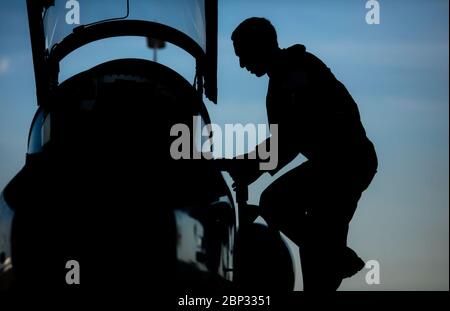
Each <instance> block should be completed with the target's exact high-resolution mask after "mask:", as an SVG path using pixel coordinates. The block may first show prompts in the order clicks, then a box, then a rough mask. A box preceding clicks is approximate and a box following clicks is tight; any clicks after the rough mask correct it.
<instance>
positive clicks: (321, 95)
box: [230, 17, 377, 290]
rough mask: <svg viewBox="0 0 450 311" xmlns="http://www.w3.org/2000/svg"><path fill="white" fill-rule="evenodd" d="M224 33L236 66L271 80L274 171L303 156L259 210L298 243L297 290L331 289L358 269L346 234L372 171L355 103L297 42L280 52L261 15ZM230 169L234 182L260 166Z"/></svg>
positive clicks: (249, 178) (372, 157)
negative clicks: (229, 33)
mask: <svg viewBox="0 0 450 311" xmlns="http://www.w3.org/2000/svg"><path fill="white" fill-rule="evenodd" d="M231 38H232V40H233V44H234V49H235V53H236V55H237V56H238V57H239V62H240V66H241V67H242V68H246V69H247V70H248V71H250V72H251V73H253V74H254V75H256V76H257V77H261V76H263V75H264V74H267V75H268V76H269V78H270V80H269V87H268V92H267V102H266V105H267V114H268V120H269V123H271V124H278V130H279V131H278V133H279V134H278V139H279V141H278V144H279V154H278V159H279V160H278V161H279V162H278V163H279V164H278V167H277V170H279V169H280V168H282V167H283V166H284V165H286V164H288V163H289V162H290V161H291V160H293V159H294V158H295V157H296V156H297V155H298V154H303V155H304V156H305V157H306V158H307V159H308V160H307V161H306V162H304V163H303V164H302V165H300V166H298V167H297V168H295V169H293V170H291V171H289V172H288V173H286V174H285V175H283V176H281V177H280V178H279V179H277V180H276V181H275V182H274V183H272V184H271V185H270V186H269V187H268V188H267V189H266V190H265V191H264V192H263V194H262V195H261V199H260V209H261V215H262V216H263V217H264V218H265V220H266V221H267V222H268V224H269V226H272V227H274V228H276V229H279V230H280V231H282V232H283V233H285V234H286V235H287V236H288V237H289V238H290V239H292V240H293V241H294V242H295V243H297V244H298V245H299V247H300V258H301V263H302V272H303V280H304V289H305V290H336V289H337V288H338V287H339V285H340V283H341V281H342V279H343V278H346V277H350V276H352V275H354V274H355V273H357V272H358V271H359V270H361V269H362V268H363V267H364V262H363V261H362V260H361V259H360V258H359V257H358V256H357V255H356V253H355V252H354V251H353V250H351V249H350V248H348V247H347V232H348V225H349V222H350V220H351V218H352V217H353V213H354V211H355V209H356V206H357V202H358V200H359V198H360V197H361V193H362V192H363V191H364V190H365V189H366V188H367V187H368V185H369V184H370V182H371V181H372V178H373V176H374V175H375V173H376V169H377V157H376V153H375V149H374V147H373V144H372V143H371V142H370V140H369V139H368V138H367V136H366V132H365V130H364V127H363V125H362V124H361V121H360V115H359V111H358V108H357V105H356V103H355V101H354V100H353V98H352V97H351V95H350V94H349V92H348V91H347V89H346V88H345V86H344V85H343V84H342V83H341V82H339V81H338V80H337V79H336V78H335V76H334V75H333V74H332V73H331V71H330V69H329V68H328V67H327V66H326V65H325V64H324V63H323V62H322V61H320V60H319V59H318V58H317V57H315V56H314V55H312V54H311V53H308V52H307V51H306V49H305V47H304V46H303V45H299V44H297V45H294V46H292V47H289V48H287V49H280V48H279V46H278V42H277V34H276V31H275V29H274V27H273V26H272V24H271V23H270V22H269V21H268V20H266V19H264V18H256V17H253V18H249V19H247V20H245V21H244V22H242V23H241V24H240V25H239V26H238V27H237V28H236V30H235V31H234V32H233V34H232V37H231ZM268 141H270V138H269V139H268ZM269 143H270V142H269ZM260 146H261V145H260ZM260 146H257V148H260ZM277 170H276V171H277ZM276 171H272V172H271V174H275V173H276ZM230 173H231V175H232V177H233V179H234V180H235V183H236V184H239V183H241V184H243V183H245V184H250V183H252V182H253V181H255V180H256V179H257V178H258V177H259V176H260V175H261V173H262V171H259V170H258V169H257V168H253V167H249V168H248V169H246V170H245V171H242V170H241V171H239V172H233V171H232V172H230Z"/></svg>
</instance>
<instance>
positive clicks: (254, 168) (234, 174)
mask: <svg viewBox="0 0 450 311" xmlns="http://www.w3.org/2000/svg"><path fill="white" fill-rule="evenodd" d="M234 161H242V165H236V166H233V167H230V168H229V169H228V173H229V174H230V175H231V178H233V181H234V183H233V184H232V187H233V190H236V188H237V187H239V186H248V185H250V184H252V183H253V182H255V181H256V180H257V179H258V178H259V177H260V176H261V174H262V171H260V170H259V164H258V163H257V161H248V160H240V159H235V160H234Z"/></svg>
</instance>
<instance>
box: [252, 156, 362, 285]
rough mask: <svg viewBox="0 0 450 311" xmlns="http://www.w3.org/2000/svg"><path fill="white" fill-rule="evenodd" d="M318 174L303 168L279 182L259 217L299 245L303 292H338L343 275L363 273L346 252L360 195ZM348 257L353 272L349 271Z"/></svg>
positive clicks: (263, 199)
mask: <svg viewBox="0 0 450 311" xmlns="http://www.w3.org/2000/svg"><path fill="white" fill-rule="evenodd" d="M315 173H316V172H314V170H312V168H311V165H310V164H309V162H305V163H304V164H302V165H300V166H299V167H298V168H295V169H293V170H291V171H290V172H288V173H286V174H285V175H283V176H281V177H280V178H279V179H277V180H276V181H275V182H274V183H273V184H271V185H270V186H269V187H268V188H267V189H266V190H265V191H264V192H263V194H262V195H261V200H260V208H261V215H262V216H263V217H264V218H265V220H266V221H267V222H268V224H269V226H272V228H273V227H275V228H276V229H278V230H280V231H282V232H283V233H284V234H286V236H288V237H289V238H290V239H291V240H292V241H294V242H295V243H296V244H297V245H299V247H300V258H301V264H302V272H303V279H304V288H305V289H306V290H336V289H337V288H338V287H339V284H340V283H341V281H342V278H343V277H344V276H345V274H347V276H348V273H349V272H345V273H344V274H343V271H346V270H347V271H350V274H351V273H352V271H358V270H359V269H361V267H360V265H361V263H362V261H361V260H360V259H359V257H357V256H356V254H355V253H354V252H352V251H351V250H350V249H348V248H347V246H346V245H347V232H348V223H349V221H350V219H351V217H352V215H353V212H354V210H355V208H356V204H357V201H358V199H359V195H360V194H353V193H352V192H351V191H348V190H347V189H345V187H342V186H341V185H339V183H333V182H330V181H326V180H325V181H324V180H323V178H322V179H320V178H317V174H315ZM330 185H339V186H338V187H337V186H336V187H333V186H330ZM344 185H345V183H344ZM347 254H350V255H349V256H347ZM346 256H347V257H349V258H350V259H351V260H350V261H348V260H347V262H354V263H355V264H353V263H352V265H353V266H349V267H345V264H346V263H345V262H344V261H345V260H344V258H346ZM355 257H356V258H355ZM357 259H359V261H358V260H357Z"/></svg>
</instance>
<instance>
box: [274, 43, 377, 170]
mask: <svg viewBox="0 0 450 311" xmlns="http://www.w3.org/2000/svg"><path fill="white" fill-rule="evenodd" d="M267 112H268V118H269V122H270V123H272V124H278V125H279V137H280V141H279V148H280V154H279V158H280V161H281V162H283V160H285V161H284V162H286V161H288V160H290V159H291V158H293V157H295V156H296V155H297V154H298V153H299V152H300V153H302V154H303V155H305V156H306V157H307V158H308V159H309V160H311V161H313V162H314V163H320V165H321V166H322V165H324V166H327V167H329V166H330V165H335V163H337V162H340V163H341V164H342V162H345V165H346V166H347V167H348V166H349V165H350V166H351V167H354V168H355V169H366V170H374V166H376V163H375V162H376V160H375V159H376V156H375V151H374V149H373V145H372V143H371V142H370V141H369V139H368V138H367V136H366V132H365V130H364V127H363V125H362V123H361V120H360V114H359V111H358V107H357V104H356V103H355V101H354V100H353V98H352V97H351V95H350V94H349V92H348V91H347V89H346V88H345V86H344V85H343V84H342V83H341V82H339V81H338V80H337V79H336V78H335V76H334V75H333V74H332V72H331V71H330V69H329V68H328V67H327V66H326V65H325V64H324V63H323V62H322V61H321V60H319V59H318V58H317V57H315V56H314V55H313V54H311V53H308V52H306V49H305V47H304V46H303V45H294V46H292V47H290V48H288V49H283V50H281V51H280V55H279V57H278V59H277V62H276V64H275V66H274V68H273V70H272V72H271V74H270V82H269V89H268V94H267ZM367 161H369V162H371V163H372V164H371V166H372V168H369V167H367ZM362 162H363V163H362ZM285 164H286V163H285Z"/></svg>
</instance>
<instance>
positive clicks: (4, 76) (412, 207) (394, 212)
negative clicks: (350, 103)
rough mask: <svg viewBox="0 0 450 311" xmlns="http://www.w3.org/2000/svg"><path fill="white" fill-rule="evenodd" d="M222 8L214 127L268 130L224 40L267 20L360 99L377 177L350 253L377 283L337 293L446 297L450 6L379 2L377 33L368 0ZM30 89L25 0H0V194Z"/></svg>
mask: <svg viewBox="0 0 450 311" xmlns="http://www.w3.org/2000/svg"><path fill="white" fill-rule="evenodd" d="M219 2H220V4H219V73H218V74H219V104H218V105H217V106H214V105H212V104H210V103H208V108H209V111H210V114H211V118H212V120H213V122H215V123H218V124H224V123H227V122H228V123H237V122H240V123H244V124H245V123H249V122H251V123H265V122H267V117H266V111H265V95H266V87H267V82H268V80H267V77H263V78H260V79H258V78H256V77H254V76H252V75H250V74H248V72H246V71H245V70H242V69H241V68H240V67H239V63H238V60H237V58H236V57H235V55H234V52H233V49H232V43H231V41H230V39H229V38H230V35H231V32H232V31H233V29H234V28H235V27H236V26H237V25H238V24H239V23H240V22H241V21H242V20H243V19H245V18H247V17H250V16H263V17H266V18H268V19H270V20H271V21H272V23H273V24H274V26H275V27H276V28H277V31H278V37H279V42H280V46H281V47H288V46H290V45H292V44H295V43H302V44H304V45H305V46H306V47H307V49H308V50H309V51H310V52H312V53H314V54H316V55H317V56H318V57H319V58H321V59H322V60H323V61H324V62H325V63H326V64H327V65H328V66H329V67H330V68H331V70H332V71H333V72H334V74H335V75H336V77H337V78H338V79H339V80H340V81H342V82H343V83H344V84H345V85H346V86H347V88H348V89H349V91H350V92H351V94H352V95H353V97H354V98H355V100H356V101H357V102H358V105H359V108H360V112H361V117H362V120H363V123H364V125H365V127H366V129H367V133H368V136H369V137H370V138H371V139H372V141H373V142H374V144H375V146H376V148H377V152H378V155H379V160H380V168H379V173H378V175H377V176H376V178H375V180H374V182H373V183H372V185H371V187H370V188H369V189H368V190H367V191H366V192H365V193H364V194H363V198H362V199H361V201H360V204H359V208H358V210H357V212H356V214H355V217H354V219H353V221H352V224H351V229H350V235H349V244H350V246H351V247H352V248H354V249H355V250H356V251H357V252H358V253H359V254H360V255H361V256H362V257H363V258H364V259H365V260H369V259H376V260H378V261H379V262H380V265H381V284H380V285H371V286H369V285H367V284H366V283H365V280H364V277H365V272H367V270H363V271H362V272H360V273H359V274H358V275H356V276H355V277H354V278H352V279H350V280H345V281H344V282H343V285H342V287H341V288H342V289H343V290H346V289H347V290H348V289H354V290H434V289H440V290H448V289H449V281H448V275H449V214H448V211H449V190H448V189H449V166H448V163H449V161H448V160H449V143H448V139H449V137H448V134H449V127H448V124H449V122H448V114H449V111H448V110H449V89H448V83H449V81H448V77H449V61H448V57H449V42H448V9H449V8H448V6H449V3H448V1H446V0H434V1H419V0H415V1H412V0H401V1H400V0H399V1H380V7H381V23H380V25H368V24H366V23H365V14H366V12H367V9H366V8H365V3H366V1H363V0H346V1H339V2H338V1H331V0H330V1H323V0H315V1H312V0H311V1H310V0H304V1H287V0H280V1H267V0H259V1H245V2H244V1H237V0H236V1H235V0H226V1H225V0H222V1H219ZM130 42H131V43H130V44H129V45H127V50H126V51H118V50H119V49H118V47H120V43H119V42H113V41H111V42H110V43H107V44H110V47H112V48H110V49H108V48H104V46H103V51H109V52H108V53H110V54H108V56H107V57H112V56H116V54H114V53H117V55H119V54H120V53H125V54H133V53H134V54H135V55H140V54H139V53H142V52H138V51H137V50H139V47H141V46H142V40H140V39H134V40H130ZM92 48H93V49H95V48H96V46H94V47H92ZM97 48H98V47H97ZM134 49H136V51H135V50H134ZM173 50H174V49H170V48H169V49H167V51H166V50H163V51H161V52H160V54H159V55H158V57H159V58H160V60H161V62H163V63H169V64H171V66H173V67H175V68H176V69H177V70H178V71H180V72H182V73H185V74H186V78H187V79H189V80H190V81H192V77H190V76H189V75H190V73H191V72H192V66H193V63H192V60H191V59H190V58H189V56H188V55H185V54H183V53H179V52H178V53H175V52H174V51H173ZM111 51H115V52H114V53H113V52H111ZM83 53H84V54H83ZM89 55H92V53H90V50H89V49H86V50H85V51H84V52H82V51H81V52H80V54H79V56H80V57H81V58H84V60H85V64H84V66H87V67H88V66H89V62H92V63H94V62H95V61H98V60H97V59H94V58H93V57H92V56H89ZM120 55H121V54H120ZM105 57H106V56H105ZM79 68H80V66H79V63H77V62H76V61H74V62H72V63H71V62H67V63H66V64H65V69H66V71H65V72H66V75H67V76H68V75H70V74H71V73H72V72H73V71H75V70H79ZM63 74H64V73H63ZM34 92H35V88H34V76H33V70H32V60H31V54H30V44H29V34H28V24H27V19H26V7H25V1H9V2H5V1H2V2H0V188H3V187H4V186H5V185H6V183H7V182H8V181H9V180H10V179H11V178H12V177H13V176H14V174H15V173H16V172H17V171H18V170H19V169H20V168H21V166H22V165H23V163H24V156H25V152H26V138H27V134H28V128H29V124H30V122H31V119H32V117H33V114H34V111H35V109H36V100H35V93H34ZM301 161H302V158H299V159H297V161H296V163H293V165H295V164H298V163H300V162H301ZM270 181H271V179H270V178H269V177H268V176H264V177H263V178H261V180H259V181H258V182H257V183H255V184H254V185H253V186H252V195H251V199H252V200H253V201H254V202H257V201H258V194H259V193H260V192H261V191H262V189H263V188H264V186H265V185H267V184H268V183H269V182H270Z"/></svg>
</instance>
